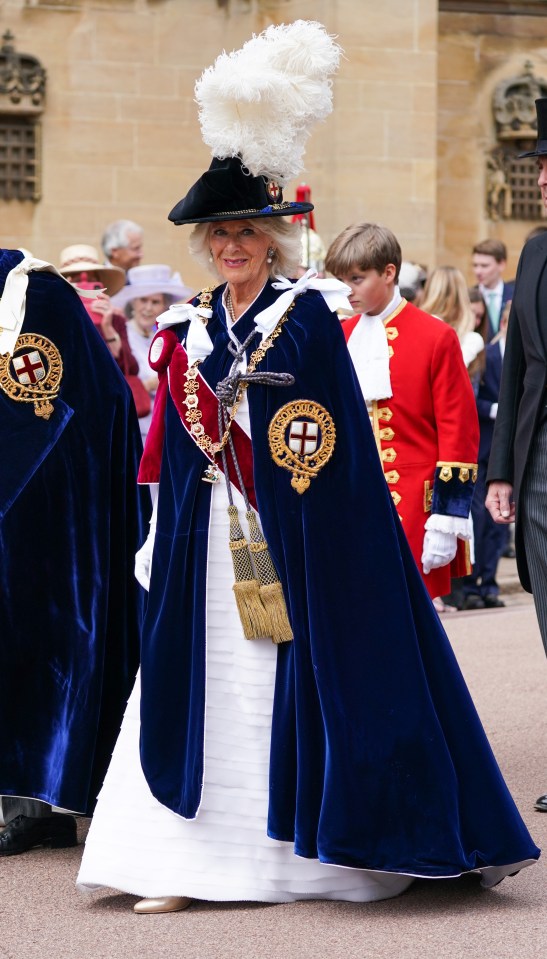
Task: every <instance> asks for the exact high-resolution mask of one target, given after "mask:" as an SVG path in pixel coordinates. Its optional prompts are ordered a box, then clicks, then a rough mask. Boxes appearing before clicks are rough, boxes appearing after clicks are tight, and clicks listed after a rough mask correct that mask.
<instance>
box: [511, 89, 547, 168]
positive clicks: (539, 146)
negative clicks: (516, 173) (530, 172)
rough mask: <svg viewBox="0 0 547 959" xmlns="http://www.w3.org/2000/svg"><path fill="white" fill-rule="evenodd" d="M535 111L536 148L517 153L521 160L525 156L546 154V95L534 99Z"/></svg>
mask: <svg viewBox="0 0 547 959" xmlns="http://www.w3.org/2000/svg"><path fill="white" fill-rule="evenodd" d="M536 113H537V118H538V139H537V143H536V149H535V150H529V151H528V153H519V155H518V159H519V160H523V159H524V158H525V157H541V156H547V97H541V98H540V99H539V100H536Z"/></svg>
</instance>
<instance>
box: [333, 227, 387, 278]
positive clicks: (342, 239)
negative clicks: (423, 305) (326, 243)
mask: <svg viewBox="0 0 547 959" xmlns="http://www.w3.org/2000/svg"><path fill="white" fill-rule="evenodd" d="M402 258H403V257H402V253H401V247H400V246H399V242H398V240H397V237H396V236H395V234H394V233H392V232H391V230H388V228H387V227H385V226H378V224H376V223H355V224H354V225H353V226H348V227H346V229H345V230H343V231H342V233H340V235H339V236H337V237H336V239H335V240H333V242H332V243H331V245H330V247H329V249H328V253H327V258H326V260H325V269H327V270H328V271H329V273H332V274H333V276H347V274H348V273H351V271H352V269H358V270H362V271H363V272H364V271H365V270H376V272H377V273H379V274H380V275H381V274H382V273H383V272H384V270H385V268H386V266H388V264H390V263H392V264H393V265H394V267H395V270H396V273H395V283H397V281H398V279H399V270H400V269H401V261H402Z"/></svg>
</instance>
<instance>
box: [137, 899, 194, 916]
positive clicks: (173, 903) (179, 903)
mask: <svg viewBox="0 0 547 959" xmlns="http://www.w3.org/2000/svg"><path fill="white" fill-rule="evenodd" d="M191 902H192V900H191V899H189V898H188V896H162V897H161V898H159V899H140V900H139V902H136V903H135V905H134V906H133V912H138V913H139V914H140V915H144V914H146V913H153V912H180V911H181V909H187V908H188V906H189V905H190V903H191Z"/></svg>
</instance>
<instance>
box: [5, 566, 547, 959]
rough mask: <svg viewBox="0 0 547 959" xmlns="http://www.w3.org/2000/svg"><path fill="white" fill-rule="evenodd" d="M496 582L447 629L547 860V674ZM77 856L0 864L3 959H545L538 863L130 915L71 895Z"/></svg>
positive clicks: (127, 906) (514, 593)
mask: <svg viewBox="0 0 547 959" xmlns="http://www.w3.org/2000/svg"><path fill="white" fill-rule="evenodd" d="M502 583H503V589H504V598H505V599H506V601H507V603H508V605H507V607H506V608H505V609H499V610H492V611H478V612H464V613H453V614H447V615H446V616H445V617H444V624H445V626H446V629H447V631H448V634H449V636H450V638H451V641H452V643H453V646H454V649H455V651H456V655H457V657H458V659H459V661H460V665H461V667H462V669H463V672H464V675H465V677H466V679H467V682H468V684H469V687H470V689H471V692H472V695H473V697H474V699H475V702H476V705H477V708H478V710H479V713H480V715H481V717H482V720H483V723H484V725H485V727H486V730H487V733H488V735H489V737H490V741H491V743H492V746H493V748H494V751H495V753H496V756H497V758H498V761H499V763H500V766H501V768H502V770H503V772H504V775H505V777H506V779H507V782H508V784H509V786H510V788H511V790H512V792H513V795H514V797H515V800H516V802H517V804H518V806H519V808H520V810H521V812H522V815H523V816H524V819H525V820H526V822H527V824H528V826H529V828H530V830H531V832H532V835H533V837H534V839H535V841H536V843H537V844H538V845H539V846H542V847H545V848H546V849H547V814H541V813H537V812H535V811H534V810H533V800H534V799H535V797H536V796H537V795H538V794H539V793H541V792H547V768H546V763H545V738H546V722H545V716H546V709H545V698H546V694H547V663H546V662H545V657H544V654H543V651H542V649H541V645H540V640H539V634H538V631H537V625H536V621H535V617H534V613H533V607H532V606H531V602H530V598H529V597H528V596H527V595H526V594H525V593H523V592H522V591H521V590H520V589H519V588H518V584H517V580H516V575H515V569H514V563H513V562H512V561H508V560H504V561H503V567H502ZM86 828H87V823H86V822H82V823H81V824H80V833H81V836H82V838H83V836H84V834H85V831H86ZM143 828H146V825H145V824H143ZM80 853H81V850H80V849H68V850H34V851H32V852H30V853H28V854H26V855H24V856H17V857H13V858H11V859H7V860H1V861H0V959H107V957H108V959H164V957H165V959H168V957H169V959H171V957H173V959H388V957H389V959H463V957H465V959H517V957H518V959H539V957H541V959H543V957H544V956H545V953H546V950H547V944H546V943H547V902H546V900H547V867H546V865H545V863H544V862H543V861H542V860H540V863H539V864H538V865H537V866H534V867H532V868H529V869H526V870H523V872H521V873H520V875H519V876H517V877H515V878H513V879H506V880H505V881H504V882H503V883H501V885H499V886H498V887H496V888H495V889H494V890H490V891H486V890H482V889H481V888H480V886H479V884H478V882H477V881H476V879H475V878H474V877H466V878H463V879H458V880H451V881H439V880H436V881H430V882H426V881H421V882H416V883H415V885H414V886H412V887H411V889H410V890H409V891H408V892H407V893H406V894H405V895H404V896H401V897H400V898H399V899H396V900H393V901H391V902H386V903H377V904H370V905H353V904H345V903H321V902H315V903H314V902H308V903H295V904H291V905H283V906H263V905H237V904H236V905H232V904H223V905H216V904H204V903H200V904H194V905H193V906H192V907H191V908H190V909H189V910H188V911H187V912H184V913H179V914H173V915H166V916H136V915H135V914H134V913H133V912H132V909H131V906H132V904H133V903H134V901H135V899H134V898H133V897H131V896H125V895H120V894H117V893H115V892H113V891H109V892H101V893H95V894H93V895H92V896H89V897H82V896H80V895H79V894H78V893H77V892H76V890H75V888H74V880H75V877H76V873H77V869H78V863H79V859H80ZM546 856H547V853H546Z"/></svg>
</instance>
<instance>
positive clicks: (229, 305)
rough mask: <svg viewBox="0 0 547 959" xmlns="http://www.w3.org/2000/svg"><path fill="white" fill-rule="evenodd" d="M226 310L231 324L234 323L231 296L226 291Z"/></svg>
mask: <svg viewBox="0 0 547 959" xmlns="http://www.w3.org/2000/svg"><path fill="white" fill-rule="evenodd" d="M226 309H227V310H228V314H229V317H230V319H231V321H232V323H235V322H236V311H235V310H234V304H233V303H232V294H231V293H230V290H228V292H227V294H226Z"/></svg>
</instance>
